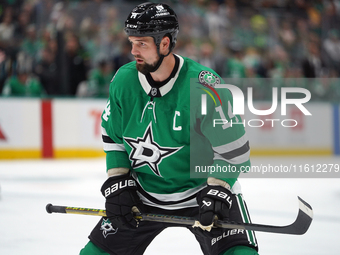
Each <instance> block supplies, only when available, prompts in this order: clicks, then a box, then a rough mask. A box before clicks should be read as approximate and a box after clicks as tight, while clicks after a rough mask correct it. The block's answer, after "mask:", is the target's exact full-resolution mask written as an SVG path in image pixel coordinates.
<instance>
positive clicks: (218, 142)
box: [195, 72, 250, 187]
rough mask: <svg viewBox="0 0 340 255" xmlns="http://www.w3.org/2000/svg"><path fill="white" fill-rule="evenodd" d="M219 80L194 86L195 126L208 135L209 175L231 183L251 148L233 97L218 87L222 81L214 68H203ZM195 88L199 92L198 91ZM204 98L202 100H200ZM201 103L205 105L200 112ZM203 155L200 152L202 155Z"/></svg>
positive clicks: (241, 167)
mask: <svg viewBox="0 0 340 255" xmlns="http://www.w3.org/2000/svg"><path fill="white" fill-rule="evenodd" d="M206 73H208V74H210V75H212V76H214V77H215V78H216V80H219V81H220V82H218V83H216V84H209V83H207V82H206V83H204V82H203V83H202V81H200V82H199V83H198V85H196V86H195V87H196V88H197V89H196V93H195V94H196V96H195V97H196V100H195V102H197V103H196V104H195V105H196V106H195V111H196V113H195V115H196V121H197V122H198V123H196V127H197V128H198V129H199V131H200V133H201V134H202V136H204V137H205V139H207V141H208V142H207V146H211V149H212V155H211V156H212V158H213V159H212V161H211V162H212V164H211V165H210V166H209V171H207V173H208V177H209V176H210V177H215V178H218V179H222V180H224V181H226V182H228V183H229V185H230V186H231V187H232V186H233V185H234V183H235V182H236V180H237V178H238V176H239V174H240V172H241V171H242V170H243V169H246V166H249V165H250V160H249V155H250V148H249V142H248V138H247V135H246V132H245V129H244V125H243V121H242V119H241V117H240V116H239V115H236V116H235V115H234V114H233V111H232V105H233V98H232V95H231V93H230V91H229V90H228V89H226V88H217V87H216V85H220V84H221V83H223V81H222V79H221V78H220V77H218V75H217V74H216V73H214V72H206ZM197 91H198V92H197ZM202 95H204V97H203V98H205V100H204V103H203V101H202ZM202 104H203V105H205V108H204V112H205V113H202ZM202 156H203V155H202Z"/></svg>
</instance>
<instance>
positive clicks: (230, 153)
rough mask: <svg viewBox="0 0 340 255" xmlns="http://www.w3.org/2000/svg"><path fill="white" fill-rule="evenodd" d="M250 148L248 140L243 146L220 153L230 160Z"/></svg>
mask: <svg viewBox="0 0 340 255" xmlns="http://www.w3.org/2000/svg"><path fill="white" fill-rule="evenodd" d="M249 150H250V147H249V141H247V142H246V143H245V144H244V145H243V146H241V147H240V148H237V149H235V150H232V151H228V152H226V153H223V154H220V155H221V156H222V157H223V158H224V159H227V160H230V159H233V158H236V157H238V156H241V155H243V154H245V153H247V152H248V151H249Z"/></svg>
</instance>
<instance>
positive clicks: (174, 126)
mask: <svg viewBox="0 0 340 255" xmlns="http://www.w3.org/2000/svg"><path fill="white" fill-rule="evenodd" d="M177 116H181V113H180V112H179V111H175V115H174V125H173V127H172V128H173V130H175V131H180V130H182V126H178V127H176V117H177Z"/></svg>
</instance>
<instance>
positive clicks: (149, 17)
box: [124, 2, 179, 54]
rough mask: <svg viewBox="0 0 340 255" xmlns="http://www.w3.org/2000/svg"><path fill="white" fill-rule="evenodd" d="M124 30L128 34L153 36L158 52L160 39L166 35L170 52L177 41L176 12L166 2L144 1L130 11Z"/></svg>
mask: <svg viewBox="0 0 340 255" xmlns="http://www.w3.org/2000/svg"><path fill="white" fill-rule="evenodd" d="M124 30H125V32H126V34H127V35H128V36H151V37H153V39H154V41H155V44H156V46H157V50H158V54H159V45H160V43H161V40H162V39H163V37H165V36H168V37H169V39H170V47H169V53H168V54H170V52H171V51H172V50H173V48H174V47H175V44H176V41H177V34H178V31H179V25H178V19H177V15H176V13H175V12H174V11H173V10H172V9H171V8H170V7H169V6H168V5H167V4H162V3H157V4H156V3H151V2H146V3H142V4H140V5H137V6H136V7H135V8H134V9H133V10H132V11H131V12H130V14H129V16H128V17H127V19H126V21H125V29H124Z"/></svg>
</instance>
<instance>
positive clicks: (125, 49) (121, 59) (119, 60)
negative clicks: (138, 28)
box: [113, 40, 134, 71]
mask: <svg viewBox="0 0 340 255" xmlns="http://www.w3.org/2000/svg"><path fill="white" fill-rule="evenodd" d="M133 60H134V59H133V56H132V55H131V43H130V42H129V41H128V40H124V42H123V43H122V47H121V53H120V54H119V55H117V56H115V57H114V58H113V68H114V69H115V70H116V71H117V70H118V69H119V68H120V67H121V66H123V65H125V64H127V63H129V62H131V61H133Z"/></svg>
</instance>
